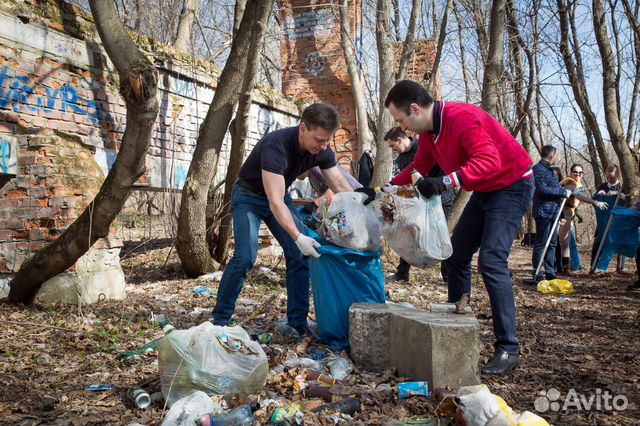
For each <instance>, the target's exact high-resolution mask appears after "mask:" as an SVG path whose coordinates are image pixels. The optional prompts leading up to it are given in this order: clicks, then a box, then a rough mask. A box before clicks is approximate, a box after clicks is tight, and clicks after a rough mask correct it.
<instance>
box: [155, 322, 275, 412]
mask: <svg viewBox="0 0 640 426" xmlns="http://www.w3.org/2000/svg"><path fill="white" fill-rule="evenodd" d="M158 355H159V356H158V365H159V369H160V382H161V384H162V395H163V396H164V397H165V399H166V400H167V401H168V403H169V405H171V404H173V402H175V401H176V400H178V399H180V398H182V397H184V396H187V395H190V394H192V393H193V392H194V391H197V390H201V391H203V392H206V393H207V394H208V395H212V394H219V395H225V394H228V393H233V392H239V393H244V394H246V395H251V394H255V393H258V391H259V390H260V389H261V388H262V387H263V386H264V384H265V381H266V378H267V373H268V372H269V363H268V361H267V356H266V355H265V353H264V351H263V350H262V348H261V347H260V344H259V343H257V342H254V341H252V340H251V338H250V337H249V335H248V334H247V333H246V332H245V331H244V330H243V329H242V327H240V326H236V327H220V326H217V325H213V324H211V323H210V322H209V321H205V322H204V323H202V324H200V325H198V326H195V327H191V328H190V329H188V330H175V331H173V332H171V333H170V334H167V335H166V336H165V337H164V338H163V339H162V340H160V341H159V342H158ZM183 358H184V359H183ZM176 370H177V374H176ZM169 388H171V392H169Z"/></svg>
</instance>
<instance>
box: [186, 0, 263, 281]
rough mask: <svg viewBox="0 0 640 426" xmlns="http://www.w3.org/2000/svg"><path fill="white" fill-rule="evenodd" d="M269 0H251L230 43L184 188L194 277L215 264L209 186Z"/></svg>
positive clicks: (189, 266)
mask: <svg viewBox="0 0 640 426" xmlns="http://www.w3.org/2000/svg"><path fill="white" fill-rule="evenodd" d="M270 5H271V3H270V2H265V1H259V0H249V1H248V2H247V7H246V11H245V13H244V15H243V17H242V21H241V24H240V28H239V30H238V33H237V34H236V35H235V37H234V38H233V42H232V43H231V53H230V54H229V58H228V59H227V62H226V63H225V66H224V69H223V70H222V74H221V75H220V79H219V81H218V86H217V89H216V91H215V94H214V96H213V100H212V101H211V105H210V106H209V111H208V112H207V116H206V118H205V120H204V122H203V123H202V126H201V127H200V133H199V134H198V140H197V143H196V148H195V151H194V153H193V159H192V161H191V165H190V167H189V172H188V174H187V180H186V182H185V185H184V188H183V190H182V204H181V206H180V218H179V220H178V234H177V235H178V236H177V241H176V247H177V251H178V255H179V257H180V261H181V262H182V266H183V267H184V269H185V272H186V273H187V275H188V276H190V277H194V276H198V275H201V274H204V273H207V272H210V271H212V270H214V269H215V268H216V264H215V262H214V260H213V258H212V257H211V256H210V254H209V247H208V244H207V239H206V220H205V210H206V206H207V194H208V192H209V186H210V184H211V182H212V180H213V178H214V176H215V173H216V171H217V168H218V159H219V157H220V150H221V148H222V142H223V140H224V136H225V134H226V132H227V127H228V126H229V122H230V121H231V116H232V115H233V109H234V107H235V106H236V104H237V103H238V101H239V98H240V88H241V86H242V82H243V80H244V78H243V76H244V72H245V70H246V68H247V61H248V57H249V55H250V54H253V53H255V52H251V51H250V50H249V49H250V44H251V43H250V41H251V37H250V32H251V29H252V28H253V24H254V21H262V20H263V19H264V16H265V15H268V14H269V13H270V11H271V10H270V7H269V6H270Z"/></svg>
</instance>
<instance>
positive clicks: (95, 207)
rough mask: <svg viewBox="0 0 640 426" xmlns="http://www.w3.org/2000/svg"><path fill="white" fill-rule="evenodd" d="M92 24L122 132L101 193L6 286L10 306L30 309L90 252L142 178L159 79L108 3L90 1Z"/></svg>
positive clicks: (98, 0) (156, 113) (154, 115)
mask: <svg viewBox="0 0 640 426" xmlns="http://www.w3.org/2000/svg"><path fill="white" fill-rule="evenodd" d="M89 3H90V5H91V12H92V14H93V19H94V22H95V24H96V27H97V29H98V33H99V34H100V38H101V40H102V43H103V44H104V47H105V49H106V51H107V54H108V55H109V57H110V58H111V60H112V62H113V64H114V65H115V67H116V69H117V70H118V75H119V77H120V94H121V95H122V97H123V98H124V100H125V102H126V104H127V123H126V130H125V132H124V135H123V137H122V145H121V148H120V151H118V156H117V158H116V161H115V163H114V164H113V166H112V167H111V170H110V171H109V174H108V175H107V177H106V179H105V181H104V183H103V184H102V186H101V188H100V191H99V192H98V194H97V195H96V197H95V198H94V199H93V201H91V203H90V204H89V206H88V207H87V208H86V209H85V210H84V211H83V212H82V214H81V215H80V217H79V218H78V219H77V220H76V221H75V222H73V223H72V224H71V226H69V227H68V228H67V229H66V230H65V231H64V232H63V233H62V235H60V237H58V239H56V240H55V241H54V242H52V243H51V244H50V245H48V246H47V247H45V248H43V249H42V250H40V251H38V252H36V254H35V255H34V256H33V257H32V258H31V259H29V260H28V261H27V262H25V263H24V265H22V267H21V268H20V270H19V271H18V273H17V274H16V276H15V277H14V278H13V280H11V283H10V286H11V289H10V291H9V300H10V301H11V302H13V303H31V302H33V300H34V299H35V297H36V295H37V293H38V290H39V289H40V287H41V285H42V283H44V282H45V281H46V280H48V279H49V278H52V277H54V276H56V275H58V274H59V273H61V272H64V271H65V270H66V269H68V268H69V267H71V266H72V265H73V264H74V263H75V262H76V260H78V259H79V258H80V257H81V256H82V255H83V254H85V253H86V252H87V250H89V248H90V247H91V246H92V245H93V243H95V242H96V240H98V239H99V238H103V237H106V236H107V235H108V234H109V227H110V226H111V222H112V221H113V219H115V217H116V215H117V214H118V213H119V212H120V210H121V209H122V206H123V205H124V202H125V201H126V200H127V198H128V197H129V193H130V192H131V187H132V186H133V184H134V183H135V182H136V180H138V178H139V177H140V176H142V174H143V173H144V170H145V167H144V161H145V155H146V153H147V148H148V147H149V142H150V140H151V132H152V129H153V124H154V122H155V119H156V117H157V115H158V109H159V108H158V100H157V98H156V90H157V83H158V73H157V71H156V69H155V67H154V66H153V64H152V63H151V62H150V61H149V60H148V59H147V58H146V57H145V55H143V54H142V53H141V52H140V51H139V50H138V47H137V46H136V45H135V43H134V42H133V40H131V38H130V37H129V34H128V33H127V30H126V29H125V27H124V25H123V24H122V22H120V20H119V19H118V16H117V14H116V11H115V8H114V6H113V2H110V1H100V0H90V2H89Z"/></svg>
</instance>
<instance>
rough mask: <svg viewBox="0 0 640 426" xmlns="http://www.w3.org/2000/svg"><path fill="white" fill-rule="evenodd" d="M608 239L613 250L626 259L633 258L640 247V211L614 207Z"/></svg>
mask: <svg viewBox="0 0 640 426" xmlns="http://www.w3.org/2000/svg"><path fill="white" fill-rule="evenodd" d="M611 214H612V215H613V220H612V221H611V228H610V231H609V238H610V239H611V245H612V247H613V250H614V251H615V252H616V253H618V254H621V255H623V256H626V257H634V256H635V255H636V252H637V251H638V245H640V211H636V210H631V209H626V208H624V207H616V208H615V209H613V211H612V212H611Z"/></svg>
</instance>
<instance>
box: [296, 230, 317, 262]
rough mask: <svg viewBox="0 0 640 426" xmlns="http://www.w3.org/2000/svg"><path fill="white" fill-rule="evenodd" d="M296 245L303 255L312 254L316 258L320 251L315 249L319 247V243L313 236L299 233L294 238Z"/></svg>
mask: <svg viewBox="0 0 640 426" xmlns="http://www.w3.org/2000/svg"><path fill="white" fill-rule="evenodd" d="M296 245H297V246H298V248H299V249H300V251H301V252H302V254H304V255H305V256H313V257H315V258H316V259H317V258H319V257H320V253H318V252H317V251H316V249H317V248H318V247H320V243H319V242H317V241H316V240H314V239H313V238H311V237H307V236H306V235H304V234H302V233H300V234H298V237H297V238H296Z"/></svg>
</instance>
